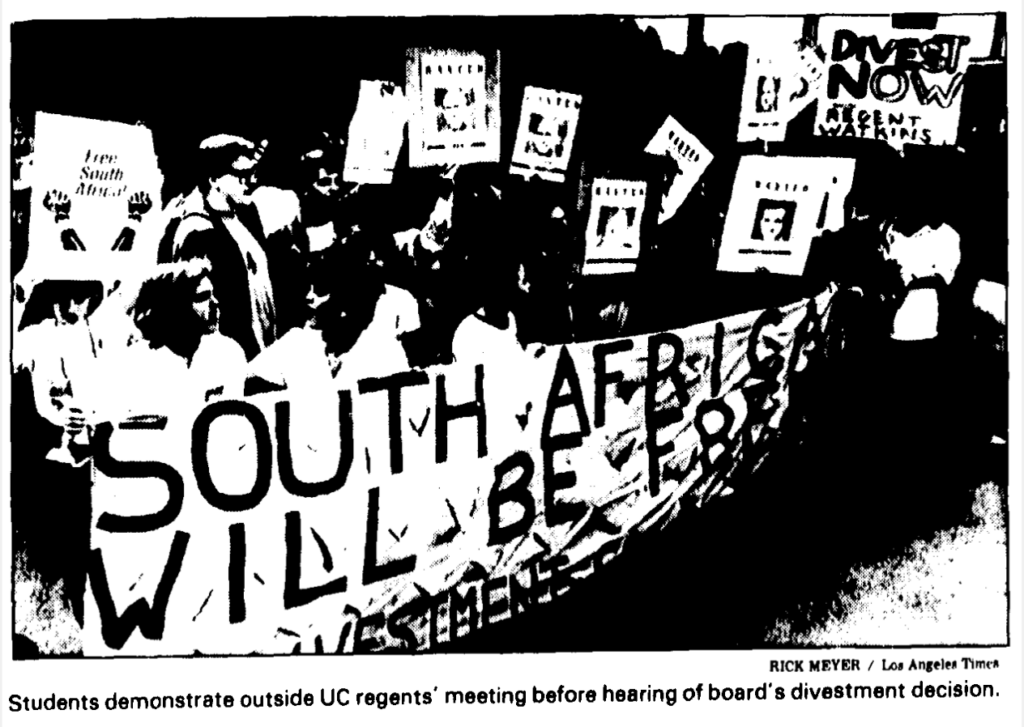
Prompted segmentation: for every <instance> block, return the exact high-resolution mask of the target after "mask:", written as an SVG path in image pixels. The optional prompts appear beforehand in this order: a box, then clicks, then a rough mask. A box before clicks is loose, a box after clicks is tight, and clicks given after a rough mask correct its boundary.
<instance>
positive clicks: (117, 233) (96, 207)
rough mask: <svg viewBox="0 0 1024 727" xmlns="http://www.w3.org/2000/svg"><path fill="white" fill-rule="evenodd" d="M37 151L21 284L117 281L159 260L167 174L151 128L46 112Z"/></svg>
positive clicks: (38, 125)
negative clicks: (104, 277) (95, 278)
mask: <svg viewBox="0 0 1024 727" xmlns="http://www.w3.org/2000/svg"><path fill="white" fill-rule="evenodd" d="M35 149H36V151H35V159H34V163H33V169H32V175H31V179H30V180H29V183H30V184H31V185H32V188H33V194H32V210H31V214H30V216H29V251H28V257H27V260H26V266H25V270H24V271H23V277H28V278H31V279H32V280H45V279H53V278H68V277H71V278H82V277H85V276H88V275H90V274H92V275H98V274H110V275H115V274H116V271H118V270H123V269H125V268H126V267H132V266H138V267H143V266H146V265H149V264H152V263H154V262H155V261H156V244H157V241H158V240H159V236H160V234H161V233H162V232H163V230H162V229H160V226H161V225H160V222H161V219H160V212H159V205H160V203H161V196H160V194H161V188H162V186H163V175H162V174H161V172H160V168H159V166H158V164H157V158H156V152H155V151H154V148H153V136H152V134H151V132H150V131H149V129H147V128H145V127H143V126H131V125H128V124H121V123H117V122H113V121H96V120H94V119H83V118H76V117H71V116H58V115H54V114H47V113H42V112H40V113H38V114H36V131H35ZM154 205H155V206H156V208H155V209H154Z"/></svg>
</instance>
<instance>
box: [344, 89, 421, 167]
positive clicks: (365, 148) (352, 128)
mask: <svg viewBox="0 0 1024 727" xmlns="http://www.w3.org/2000/svg"><path fill="white" fill-rule="evenodd" d="M405 122H406V108H405V94H404V92H403V91H402V89H401V88H398V87H396V86H395V85H394V84H393V83H387V82H385V81H361V82H360V84H359V99H358V101H357V103H356V111H355V114H353V116H352V122H351V123H350V124H349V127H348V148H347V150H346V154H345V170H344V173H343V179H344V181H346V182H350V183H354V184H391V178H392V175H393V174H394V171H395V160H396V159H397V158H398V152H399V151H400V150H401V148H402V132H403V131H404V130H405Z"/></svg>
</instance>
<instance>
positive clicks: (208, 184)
mask: <svg viewBox="0 0 1024 727" xmlns="http://www.w3.org/2000/svg"><path fill="white" fill-rule="evenodd" d="M260 151H261V149H260V147H259V146H257V145H256V144H254V143H253V142H251V141H248V140H246V139H242V138H241V137H237V136H227V135H224V134H219V135H217V136H213V137H210V138H209V139H206V140H205V141H203V142H202V144H200V145H199V158H200V167H201V170H202V175H201V178H200V188H201V189H202V191H203V194H204V196H205V197H206V201H207V204H209V205H210V207H211V208H212V209H214V210H216V211H218V212H229V211H231V210H232V209H233V208H236V207H238V206H240V205H244V204H246V203H248V201H249V193H250V192H251V191H252V188H253V176H254V174H255V170H256V165H257V162H258V160H259V155H260Z"/></svg>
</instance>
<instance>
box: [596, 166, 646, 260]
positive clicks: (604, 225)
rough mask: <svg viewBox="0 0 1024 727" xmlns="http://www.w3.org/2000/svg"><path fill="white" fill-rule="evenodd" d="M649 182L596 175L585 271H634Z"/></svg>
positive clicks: (638, 253) (638, 252) (638, 251)
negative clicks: (600, 177) (601, 177)
mask: <svg viewBox="0 0 1024 727" xmlns="http://www.w3.org/2000/svg"><path fill="white" fill-rule="evenodd" d="M646 199H647V184H646V183H644V182H631V181H622V180H613V179H595V180H594V181H593V184H592V185H591V189H590V216H589V218H588V219H587V231H586V236H585V239H586V252H585V257H584V260H583V274H584V275H609V274H612V273H631V272H634V271H635V270H636V263H637V259H638V258H639V256H640V221H641V219H642V218H643V214H644V202H645V201H646Z"/></svg>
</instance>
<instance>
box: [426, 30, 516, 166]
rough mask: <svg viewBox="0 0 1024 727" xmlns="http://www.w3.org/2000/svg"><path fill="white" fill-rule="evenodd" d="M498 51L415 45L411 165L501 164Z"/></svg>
mask: <svg viewBox="0 0 1024 727" xmlns="http://www.w3.org/2000/svg"><path fill="white" fill-rule="evenodd" d="M499 57H500V56H499V54H497V53H496V54H493V55H489V56H486V57H485V56H484V55H483V54H480V53H462V52H456V51H432V50H422V49H413V50H411V51H409V55H408V59H409V60H408V63H407V79H406V93H407V94H408V98H409V104H410V106H409V108H410V113H411V117H410V120H409V144H410V147H409V164H410V165H411V166H413V167H427V166H437V165H446V164H470V163H473V162H496V161H498V158H499V156H500V153H501V150H500V148H499V147H500V130H501V119H500V113H499V109H500V80H499Z"/></svg>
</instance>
